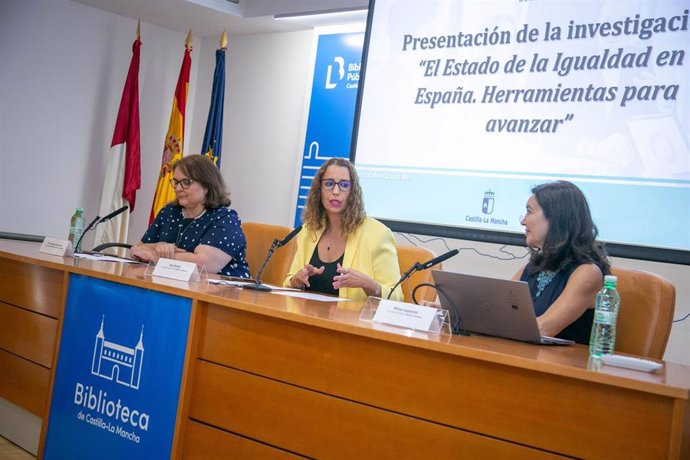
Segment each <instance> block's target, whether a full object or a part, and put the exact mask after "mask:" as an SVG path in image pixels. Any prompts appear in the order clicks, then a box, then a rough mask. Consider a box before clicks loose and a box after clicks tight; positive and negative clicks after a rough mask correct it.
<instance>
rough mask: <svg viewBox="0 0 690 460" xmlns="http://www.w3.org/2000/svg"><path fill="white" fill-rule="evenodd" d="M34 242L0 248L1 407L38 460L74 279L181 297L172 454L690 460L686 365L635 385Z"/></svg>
mask: <svg viewBox="0 0 690 460" xmlns="http://www.w3.org/2000/svg"><path fill="white" fill-rule="evenodd" d="M39 246H40V245H39V244H37V243H29V242H18V241H7V240H5V241H2V240H0V274H1V275H0V375H2V376H3V377H2V378H1V379H0V397H2V398H4V399H6V400H8V401H10V402H12V403H13V404H16V405H17V406H19V407H21V408H23V409H24V410H26V411H29V412H31V413H33V414H36V415H37V416H39V417H41V418H42V420H43V425H42V434H41V445H40V448H39V456H40V455H41V454H42V453H43V452H44V449H45V440H46V436H47V432H48V431H50V429H52V428H50V429H49V427H48V425H49V420H51V418H50V411H51V407H54V406H55V404H56V401H55V398H54V395H53V393H52V392H53V387H54V385H55V382H56V375H55V374H56V372H55V369H56V364H57V362H58V357H59V355H60V344H61V333H62V328H63V325H64V323H65V314H66V313H65V310H66V304H67V303H68V302H67V299H68V297H69V292H70V290H71V289H72V288H73V286H70V284H71V283H74V280H75V279H77V278H78V279H80V280H82V281H83V282H85V283H86V284H88V283H101V282H102V283H108V284H112V285H117V286H120V285H122V286H125V287H129V288H134V289H138V290H144V291H151V292H155V293H163V294H165V295H169V296H173V297H179V298H182V299H188V300H189V302H190V305H191V308H190V314H189V323H188V333H187V335H186V343H184V346H183V348H184V356H183V358H182V359H183V362H182V363H181V365H182V374H181V379H180V386H179V394H178V395H176V398H177V401H175V404H176V412H175V420H174V436H173V437H172V440H171V445H170V448H169V452H170V456H171V457H172V458H204V459H206V458H246V457H249V458H252V457H254V458H303V457H308V458H349V459H351V458H377V459H378V458H397V459H399V458H465V457H469V458H473V457H480V458H553V457H576V458H690V405H689V402H688V399H689V397H690V367H689V366H685V365H681V364H677V363H672V362H666V363H664V364H665V365H664V368H663V369H662V370H661V371H658V372H655V373H646V372H639V371H633V370H628V369H622V368H616V367H609V366H606V365H601V364H600V363H599V362H597V361H592V360H589V359H588V353H587V348H586V347H584V346H581V345H575V346H564V347H554V346H538V345H532V344H526V343H521V342H515V341H510V340H504V339H500V338H492V337H483V336H476V335H472V336H451V335H446V334H431V333H422V332H411V331H409V330H405V329H402V328H396V327H392V326H386V325H382V324H378V323H375V322H371V321H364V320H361V319H360V313H361V310H362V308H363V307H364V303H363V302H345V301H338V300H337V299H334V300H333V301H332V302H319V301H315V300H310V299H305V298H301V297H291V296H285V295H280V294H277V293H267V292H258V291H250V290H243V289H240V288H236V287H231V286H220V285H214V284H210V283H208V282H206V281H205V280H201V281H200V282H196V283H195V282H189V283H187V282H181V281H176V280H171V279H166V278H159V277H154V276H151V274H150V270H149V267H147V266H145V265H133V264H121V263H116V262H101V261H96V260H85V259H78V258H72V257H58V256H52V255H47V254H43V253H40V252H39ZM105 321H110V320H108V319H106V320H105ZM101 327H102V326H101ZM137 334H138V332H137ZM141 336H142V337H144V340H143V343H144V347H146V346H148V345H147V342H146V332H143V331H142V332H141ZM63 353H67V352H66V351H63ZM147 353H148V351H147ZM60 359H63V358H60ZM56 423H57V422H56ZM89 429H91V428H89ZM92 429H93V431H97V430H99V428H97V427H92ZM87 432H88V430H87ZM0 434H2V433H0ZM113 442H128V441H127V440H126V439H124V440H121V441H120V440H118V439H114V440H113Z"/></svg>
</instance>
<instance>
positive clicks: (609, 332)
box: [589, 275, 621, 358]
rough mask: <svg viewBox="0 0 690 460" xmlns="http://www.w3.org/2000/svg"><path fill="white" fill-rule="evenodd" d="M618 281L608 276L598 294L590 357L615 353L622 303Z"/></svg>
mask: <svg viewBox="0 0 690 460" xmlns="http://www.w3.org/2000/svg"><path fill="white" fill-rule="evenodd" d="M616 281H618V279H617V278H616V277H615V276H613V275H606V276H605V277H604V287H603V288H601V291H599V293H597V299H596V307H595V310H594V324H593V325H592V335H591V336H590V339H589V355H590V356H593V357H595V358H599V357H601V355H607V354H611V353H613V349H614V346H615V344H616V320H617V319H618V306H619V305H620V303H621V298H620V296H619V295H618V291H617V290H616Z"/></svg>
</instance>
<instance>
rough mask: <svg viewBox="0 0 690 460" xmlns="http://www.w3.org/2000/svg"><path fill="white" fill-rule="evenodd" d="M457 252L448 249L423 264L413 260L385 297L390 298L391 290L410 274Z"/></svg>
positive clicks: (438, 262)
mask: <svg viewBox="0 0 690 460" xmlns="http://www.w3.org/2000/svg"><path fill="white" fill-rule="evenodd" d="M458 252H460V251H458V250H457V249H453V250H452V251H448V252H446V253H445V254H441V255H440V256H438V257H434V258H433V259H431V260H429V261H427V262H424V263H423V264H420V263H419V262H415V263H414V264H413V265H412V266H411V267H410V268H409V269H408V270H407V271H406V272H405V273H403V275H402V276H401V277H400V279H399V280H398V282H397V283H395V286H393V289H391V292H389V293H388V297H386V300H387V299H390V298H391V295H392V294H393V291H395V288H397V287H398V286H399V285H400V284H401V283H402V282H403V281H405V280H406V279H407V278H409V277H410V276H412V274H413V273H414V272H416V271H421V270H426V269H427V268H430V267H433V266H434V265H436V264H440V263H441V262H443V261H444V260H447V259H450V258H451V257H453V256H454V255H456V254H457V253H458Z"/></svg>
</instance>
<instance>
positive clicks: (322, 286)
mask: <svg viewBox="0 0 690 460" xmlns="http://www.w3.org/2000/svg"><path fill="white" fill-rule="evenodd" d="M344 258H345V252H343V254H342V255H341V256H340V257H339V258H338V260H336V261H335V262H322V261H321V259H320V258H319V246H318V245H316V247H315V248H314V253H313V254H312V255H311V260H310V261H309V263H310V264H311V265H312V266H313V267H315V268H319V267H324V270H323V273H321V274H320V275H314V276H310V277H309V284H310V285H311V286H309V287H307V288H306V290H307V291H314V292H321V293H323V294H330V295H334V296H337V295H339V293H340V289H334V288H333V277H335V276H337V275H338V272H337V270H338V264H340V265H341V266H342V264H343V259H344Z"/></svg>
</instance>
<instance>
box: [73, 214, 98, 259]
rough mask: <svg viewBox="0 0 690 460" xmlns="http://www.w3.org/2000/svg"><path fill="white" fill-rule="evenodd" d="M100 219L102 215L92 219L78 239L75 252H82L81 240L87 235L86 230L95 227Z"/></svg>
mask: <svg viewBox="0 0 690 460" xmlns="http://www.w3.org/2000/svg"><path fill="white" fill-rule="evenodd" d="M100 220H101V217H100V216H96V218H95V219H94V220H92V221H91V223H90V224H89V225H88V226H87V227H86V229H85V230H84V231H83V232H81V235H80V236H79V239H78V240H77V244H75V245H74V252H76V253H77V254H79V253H81V252H82V251H80V248H81V240H83V239H84V235H86V232H88V231H89V230H91V229H92V228H94V227H95V226H96V225H97V224H98V222H99V221H100Z"/></svg>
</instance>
